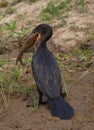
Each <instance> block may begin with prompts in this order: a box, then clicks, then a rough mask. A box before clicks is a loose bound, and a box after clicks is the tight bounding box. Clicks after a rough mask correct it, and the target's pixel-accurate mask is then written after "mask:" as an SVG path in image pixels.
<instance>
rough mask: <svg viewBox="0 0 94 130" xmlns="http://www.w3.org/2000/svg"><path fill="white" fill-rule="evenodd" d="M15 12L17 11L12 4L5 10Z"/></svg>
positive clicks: (9, 12) (7, 12)
mask: <svg viewBox="0 0 94 130" xmlns="http://www.w3.org/2000/svg"><path fill="white" fill-rule="evenodd" d="M14 12H16V9H15V8H13V7H12V6H11V5H10V4H9V5H8V6H7V9H6V11H5V13H6V14H13V13H14Z"/></svg>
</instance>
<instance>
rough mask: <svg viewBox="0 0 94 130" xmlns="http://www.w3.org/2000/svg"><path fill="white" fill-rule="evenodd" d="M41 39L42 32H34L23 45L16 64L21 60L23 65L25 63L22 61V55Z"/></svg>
mask: <svg viewBox="0 0 94 130" xmlns="http://www.w3.org/2000/svg"><path fill="white" fill-rule="evenodd" d="M39 40H40V34H39V33H32V34H31V35H30V36H29V37H28V38H27V39H26V40H25V41H24V43H23V46H22V48H21V50H20V52H19V54H18V56H17V59H16V65H17V63H18V62H20V64H21V65H24V63H23V62H22V56H23V54H24V53H25V52H26V51H27V50H28V49H29V48H31V47H32V46H33V45H34V44H37V42H38V41H39Z"/></svg>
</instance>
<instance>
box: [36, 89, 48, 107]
mask: <svg viewBox="0 0 94 130" xmlns="http://www.w3.org/2000/svg"><path fill="white" fill-rule="evenodd" d="M37 90H38V93H39V100H38V105H43V104H46V103H48V102H47V101H42V97H43V93H42V92H41V91H40V90H39V89H38V88H37Z"/></svg>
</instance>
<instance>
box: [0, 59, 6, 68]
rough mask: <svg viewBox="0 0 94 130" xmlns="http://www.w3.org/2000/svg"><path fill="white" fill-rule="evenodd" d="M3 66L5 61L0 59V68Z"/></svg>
mask: <svg viewBox="0 0 94 130" xmlns="http://www.w3.org/2000/svg"><path fill="white" fill-rule="evenodd" d="M4 64H5V60H4V59H3V58H0V67H2V66H3V65H4Z"/></svg>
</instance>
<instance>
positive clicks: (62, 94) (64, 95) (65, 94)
mask: <svg viewBox="0 0 94 130" xmlns="http://www.w3.org/2000/svg"><path fill="white" fill-rule="evenodd" d="M60 93H61V96H62V97H63V98H65V97H66V96H67V93H66V92H62V86H61V89H60Z"/></svg>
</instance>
